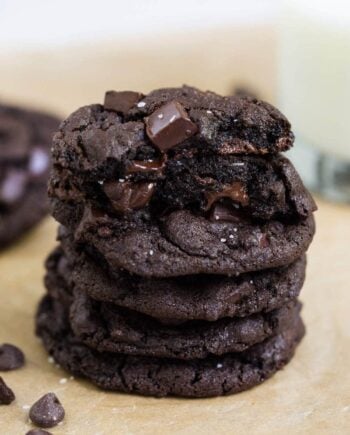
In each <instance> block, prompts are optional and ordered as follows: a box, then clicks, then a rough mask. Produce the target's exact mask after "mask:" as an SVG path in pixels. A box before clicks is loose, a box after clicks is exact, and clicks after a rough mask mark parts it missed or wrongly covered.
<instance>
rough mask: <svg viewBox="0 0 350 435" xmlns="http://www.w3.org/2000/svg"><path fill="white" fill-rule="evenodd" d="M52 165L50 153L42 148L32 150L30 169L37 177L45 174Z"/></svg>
mask: <svg viewBox="0 0 350 435" xmlns="http://www.w3.org/2000/svg"><path fill="white" fill-rule="evenodd" d="M49 165H50V158H49V155H48V153H47V152H46V151H45V150H44V149H42V148H34V149H33V150H32V152H31V155H30V159H29V164H28V169H29V172H30V174H31V175H33V176H35V177H37V176H38V175H42V174H44V173H45V172H46V171H47V170H48V169H49Z"/></svg>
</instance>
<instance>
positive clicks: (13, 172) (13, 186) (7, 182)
mask: <svg viewBox="0 0 350 435" xmlns="http://www.w3.org/2000/svg"><path fill="white" fill-rule="evenodd" d="M26 182H27V174H26V173H25V171H23V170H20V169H10V170H9V171H8V172H7V173H6V174H5V176H4V178H3V179H2V181H1V184H0V202H1V203H3V204H5V205H7V206H11V205H12V204H14V203H15V202H17V201H18V200H19V199H20V198H21V196H22V195H23V193H24V189H25V184H26Z"/></svg>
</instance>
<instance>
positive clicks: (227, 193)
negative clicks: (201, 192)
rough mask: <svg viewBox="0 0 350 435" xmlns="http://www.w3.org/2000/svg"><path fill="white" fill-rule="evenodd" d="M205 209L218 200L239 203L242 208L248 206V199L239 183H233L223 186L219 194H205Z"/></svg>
mask: <svg viewBox="0 0 350 435" xmlns="http://www.w3.org/2000/svg"><path fill="white" fill-rule="evenodd" d="M205 196H206V198H207V207H206V209H207V210H209V209H210V208H211V206H212V205H213V204H214V203H215V202H216V201H217V200H218V199H220V198H230V199H232V200H233V201H234V202H238V203H240V204H241V205H242V206H246V205H248V204H249V197H248V194H247V192H246V189H245V187H244V186H243V184H242V183H241V182H239V181H235V182H233V183H232V184H229V185H227V186H224V188H223V189H222V190H220V191H219V192H206V194H205Z"/></svg>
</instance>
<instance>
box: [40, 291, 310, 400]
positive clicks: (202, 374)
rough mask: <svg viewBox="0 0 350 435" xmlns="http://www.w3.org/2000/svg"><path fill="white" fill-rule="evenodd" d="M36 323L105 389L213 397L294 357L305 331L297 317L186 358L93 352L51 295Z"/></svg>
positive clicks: (68, 365) (56, 348) (68, 361)
mask: <svg viewBox="0 0 350 435" xmlns="http://www.w3.org/2000/svg"><path fill="white" fill-rule="evenodd" d="M36 324H37V334H38V335H39V336H40V337H41V338H42V340H43V343H44V346H45V347H46V349H47V350H48V351H49V352H50V354H52V355H53V357H54V358H55V360H56V361H57V363H59V364H61V366H62V367H64V368H65V369H67V370H68V371H70V372H72V373H73V374H74V375H77V376H83V377H86V378H88V379H90V380H91V381H92V382H94V383H95V384H96V385H98V386H99V387H101V388H104V389H108V390H117V391H124V392H129V393H138V394H143V395H153V396H166V395H177V396H186V397H209V396H218V395H226V394H232V393H237V392H240V391H243V390H246V389H248V388H251V387H253V386H255V385H258V384H260V383H261V382H263V381H264V380H266V379H267V378H269V377H270V376H272V375H273V374H274V373H275V372H276V371H277V370H279V369H281V368H282V367H283V366H284V365H285V364H286V363H287V362H288V361H289V360H290V359H291V358H292V356H293V354H294V351H295V348H296V346H297V344H298V343H299V341H300V340H301V338H302V336H303V334H304V327H303V324H302V322H301V319H300V318H299V316H297V317H296V318H295V322H294V324H293V325H292V326H289V327H288V328H286V329H285V330H284V331H282V332H281V333H279V334H278V335H276V336H273V337H271V338H269V339H267V340H265V341H264V342H262V343H259V344H257V345H255V346H252V347H250V348H249V349H248V350H246V351H244V352H240V353H230V354H226V355H223V356H220V357H213V356H211V357H208V358H206V359H194V360H189V361H183V360H177V359H161V358H154V357H138V356H126V355H122V354H115V353H107V352H103V353H101V352H97V351H94V350H92V349H90V348H89V347H87V346H85V345H84V344H82V343H80V342H79V341H78V340H77V339H76V337H74V335H72V332H71V330H70V327H69V322H68V312H67V310H66V309H65V307H64V305H60V304H59V302H58V301H57V300H56V301H55V303H53V300H52V299H51V298H50V297H48V296H47V297H45V298H44V299H43V300H42V302H41V304H40V307H39V311H38V314H37V320H36Z"/></svg>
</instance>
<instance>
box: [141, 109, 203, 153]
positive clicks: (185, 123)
mask: <svg viewBox="0 0 350 435" xmlns="http://www.w3.org/2000/svg"><path fill="white" fill-rule="evenodd" d="M197 131H198V127H197V125H196V124H194V123H193V122H192V121H191V119H190V118H189V116H188V114H187V112H186V110H185V109H184V107H183V106H182V105H181V104H180V103H178V102H177V101H170V102H169V103H167V104H164V105H163V106H161V107H160V108H159V109H157V110H156V111H155V112H153V113H152V115H150V116H149V117H148V118H146V133H147V135H148V137H149V138H150V139H151V141H152V142H153V143H154V144H155V145H156V146H157V147H158V148H159V149H160V150H161V151H164V152H166V151H168V150H169V149H171V148H172V147H174V146H176V145H178V144H180V143H181V142H183V141H185V140H186V139H187V138H189V137H191V136H193V135H194V134H196V133H197Z"/></svg>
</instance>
